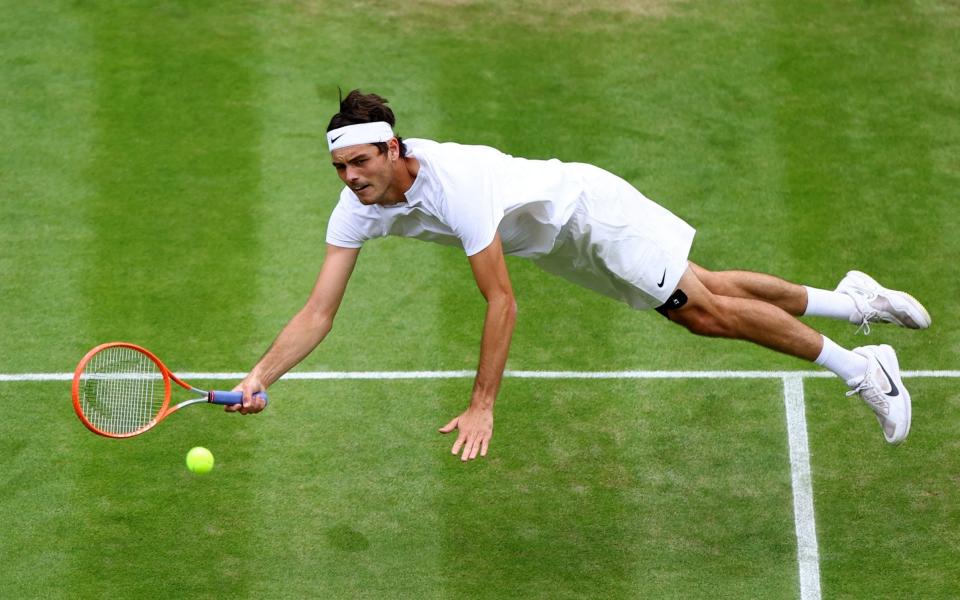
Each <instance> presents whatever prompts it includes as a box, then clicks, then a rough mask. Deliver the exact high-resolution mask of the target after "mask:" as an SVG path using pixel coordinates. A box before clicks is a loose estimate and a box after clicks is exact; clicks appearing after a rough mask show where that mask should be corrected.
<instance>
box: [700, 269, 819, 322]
mask: <svg viewBox="0 0 960 600" xmlns="http://www.w3.org/2000/svg"><path fill="white" fill-rule="evenodd" d="M690 268H691V269H692V270H693V272H694V274H695V275H696V276H697V278H698V279H699V280H700V281H701V282H702V283H703V285H704V286H705V287H706V288H707V289H708V290H710V292H712V293H713V294H715V295H717V296H727V297H730V298H747V299H751V300H762V301H763V302H766V303H768V304H773V305H774V306H778V307H780V308H781V309H782V310H784V311H786V312H787V313H789V314H791V315H793V316H800V315H802V314H803V312H804V311H805V310H806V308H807V290H806V288H804V287H803V286H802V285H797V284H795V283H790V282H789V281H786V280H783V279H780V278H779V277H775V276H773V275H767V274H766V273H754V272H751V271H708V270H707V269H704V268H703V267H701V266H699V265H696V264H694V263H690ZM682 287H683V286H681V288H682Z"/></svg>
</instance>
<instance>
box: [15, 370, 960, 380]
mask: <svg viewBox="0 0 960 600" xmlns="http://www.w3.org/2000/svg"><path fill="white" fill-rule="evenodd" d="M475 374H476V373H475V372H474V371H294V372H291V373H287V374H286V375H284V376H283V377H282V378H281V379H286V380H291V379H309V380H323V379H361V380H373V379H463V378H465V377H473V376H474V375H475ZM246 375H247V374H246V373H239V372H237V373H190V372H186V373H177V376H178V377H180V378H182V379H187V380H189V379H210V380H217V379H236V380H238V381H239V380H240V379H243V378H244V377H246ZM503 376H504V377H509V378H514V379H784V378H786V377H799V378H801V379H808V378H830V377H835V375H834V374H833V373H830V372H828V371H504V373H503ZM900 376H901V377H909V378H912V377H936V378H939V377H949V378H960V371H901V372H900ZM72 379H73V373H0V382H4V381H10V382H16V381H37V382H43V381H71V380H72Z"/></svg>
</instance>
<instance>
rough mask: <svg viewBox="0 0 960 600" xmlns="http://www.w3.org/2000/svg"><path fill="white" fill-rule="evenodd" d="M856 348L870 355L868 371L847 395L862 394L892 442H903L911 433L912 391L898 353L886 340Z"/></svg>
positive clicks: (865, 355)
mask: <svg viewBox="0 0 960 600" xmlns="http://www.w3.org/2000/svg"><path fill="white" fill-rule="evenodd" d="M853 351H854V352H856V353H857V354H859V355H861V356H863V357H866V359H867V361H868V362H867V374H866V375H865V376H864V378H863V381H861V382H860V383H859V384H858V385H857V386H856V387H855V388H853V389H852V390H850V391H849V392H847V395H848V396H853V395H854V394H859V395H860V399H861V400H863V401H864V402H865V403H866V404H867V406H869V407H870V408H871V409H872V410H873V412H874V414H876V415H877V420H878V421H880V427H882V428H883V437H884V438H886V440H887V441H888V442H890V443H891V444H899V443H900V442H902V441H903V440H905V439H906V437H907V434H908V433H910V393H909V392H907V388H905V387H904V386H903V381H902V380H901V379H900V363H898V362H897V354H896V352H894V351H893V348H891V347H890V346H888V345H886V344H883V345H880V346H861V347H860V348H854V349H853Z"/></svg>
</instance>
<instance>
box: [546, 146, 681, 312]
mask: <svg viewBox="0 0 960 600" xmlns="http://www.w3.org/2000/svg"><path fill="white" fill-rule="evenodd" d="M569 166H571V167H574V166H575V168H576V169H577V170H579V171H580V172H581V173H580V174H581V176H582V179H583V184H584V192H583V193H582V194H581V197H580V200H579V202H578V203H577V206H576V207H575V208H574V211H573V214H572V215H571V217H570V219H569V220H568V221H567V223H566V224H565V225H564V226H563V228H562V229H561V231H560V234H559V235H558V236H557V240H556V242H555V244H554V246H553V249H552V250H551V251H550V253H549V254H546V255H544V256H541V257H539V258H537V259H534V262H535V263H536V264H537V265H538V266H540V268H542V269H543V270H545V271H547V272H549V273H553V274H554V275H559V276H560V277H563V278H564V279H568V280H570V281H572V282H573V283H576V284H579V285H582V286H584V287H586V288H589V289H591V290H594V291H597V292H600V293H601V294H604V295H605V296H609V297H611V298H614V299H615V300H620V301H622V302H626V303H627V304H629V305H630V306H632V307H633V308H636V309H639V310H643V309H647V308H656V307H658V306H660V305H662V304H663V303H665V302H666V301H667V299H668V298H669V297H670V296H671V294H673V292H674V290H676V288H677V284H678V283H679V281H680V277H681V276H683V273H684V272H685V271H686V270H687V257H688V255H689V254H690V246H691V245H692V244H693V236H694V235H695V234H696V230H694V228H693V227H691V226H690V225H688V224H687V223H686V222H685V221H684V220H683V219H680V218H679V217H677V216H676V215H674V214H673V213H671V212H670V211H668V210H667V209H665V208H663V207H662V206H660V205H659V204H657V203H656V202H653V201H652V200H650V199H648V198H647V197H645V196H644V195H643V194H641V193H640V192H639V191H637V190H636V188H634V187H633V186H632V185H630V184H629V183H627V182H626V181H624V180H623V179H620V178H619V177H617V176H616V175H613V174H612V173H609V172H607V171H604V170H603V169H600V168H598V167H594V166H592V165H586V164H578V165H569Z"/></svg>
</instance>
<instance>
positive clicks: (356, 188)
mask: <svg viewBox="0 0 960 600" xmlns="http://www.w3.org/2000/svg"><path fill="white" fill-rule="evenodd" d="M368 187H370V184H369V183H365V184H363V185H357V186H350V189H351V190H353V193H354V194H356V193H358V192H360V191H362V190H365V189H367V188H368Z"/></svg>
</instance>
